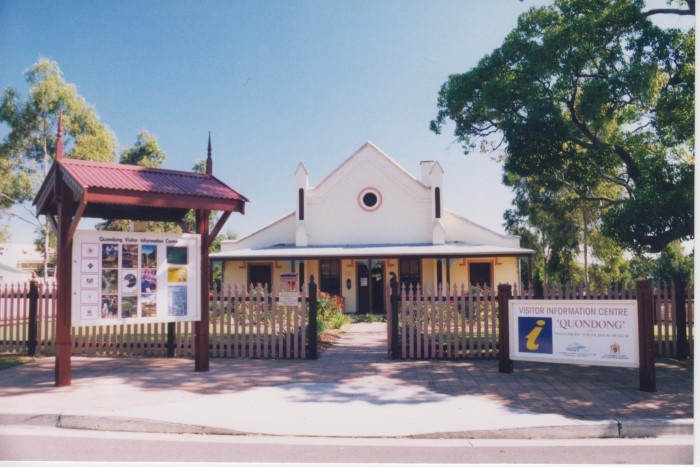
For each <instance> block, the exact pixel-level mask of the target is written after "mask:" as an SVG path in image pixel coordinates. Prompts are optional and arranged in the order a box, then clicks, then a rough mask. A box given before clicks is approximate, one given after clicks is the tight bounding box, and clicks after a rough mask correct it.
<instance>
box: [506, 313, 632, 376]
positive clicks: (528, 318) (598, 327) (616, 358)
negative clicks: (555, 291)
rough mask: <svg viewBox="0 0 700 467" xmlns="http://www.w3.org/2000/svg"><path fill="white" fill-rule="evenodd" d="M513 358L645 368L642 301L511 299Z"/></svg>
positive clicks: (510, 320) (511, 349)
mask: <svg viewBox="0 0 700 467" xmlns="http://www.w3.org/2000/svg"><path fill="white" fill-rule="evenodd" d="M508 310H509V316H508V319H509V326H510V358H511V359H512V360H523V361H535V362H554V363H578V364H589V365H601V366H620V367H632V368H638V367H639V332H638V330H639V327H638V319H637V316H638V315H637V301H636V300H598V301H596V300H562V301H553V300H509V304H508Z"/></svg>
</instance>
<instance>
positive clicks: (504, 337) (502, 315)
mask: <svg viewBox="0 0 700 467" xmlns="http://www.w3.org/2000/svg"><path fill="white" fill-rule="evenodd" d="M512 297H513V295H512V293H511V286H510V284H499V285H498V296H497V299H498V372H499V373H512V372H513V360H511V359H510V331H509V329H508V300H509V299H511V298H512Z"/></svg>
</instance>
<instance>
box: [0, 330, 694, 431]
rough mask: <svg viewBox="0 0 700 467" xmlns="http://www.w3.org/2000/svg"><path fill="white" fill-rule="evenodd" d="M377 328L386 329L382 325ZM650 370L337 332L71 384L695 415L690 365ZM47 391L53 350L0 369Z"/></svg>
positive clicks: (125, 362)
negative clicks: (479, 400)
mask: <svg viewBox="0 0 700 467" xmlns="http://www.w3.org/2000/svg"><path fill="white" fill-rule="evenodd" d="M376 326H378V328H377V329H379V332H382V333H383V335H386V331H385V327H384V328H380V327H381V326H385V325H382V324H377V325H376ZM382 329H383V331H382ZM375 331H376V330H375ZM656 377H657V391H656V392H654V393H647V392H642V391H639V389H638V388H639V373H638V370H636V369H629V368H614V367H597V366H581V365H562V364H542V363H529V362H515V369H514V371H513V373H512V374H501V373H499V372H498V361H497V360H472V361H392V360H390V359H389V358H388V355H387V352H386V347H385V342H382V340H381V339H379V340H378V343H374V344H371V345H367V343H366V342H362V341H361V340H360V341H357V342H356V343H355V342H354V341H353V340H352V339H350V340H346V339H341V340H340V341H339V342H338V343H337V345H335V346H333V347H332V348H330V349H327V351H326V352H325V353H324V354H323V355H321V356H320V358H319V359H318V360H250V359H243V360H235V359H214V358H212V359H211V360H210V371H209V372H203V373H198V372H194V362H193V361H192V360H187V359H165V358H99V357H73V359H72V381H73V386H83V385H89V384H93V383H94V382H95V379H97V380H99V381H100V383H101V384H124V385H129V386H132V387H133V388H134V389H135V392H138V391H162V390H165V389H167V390H178V391H187V392H192V393H197V394H224V393H231V392H238V391H244V390H247V389H252V388H256V387H265V386H268V387H269V386H285V385H290V386H288V387H290V388H294V390H295V391H296V392H295V397H296V398H297V399H298V400H299V401H304V400H308V401H319V400H329V401H334V402H343V401H352V400H355V399H356V398H357V395H358V394H360V393H361V394H362V400H364V401H367V402H369V403H372V404H392V403H401V404H406V403H411V404H420V403H427V402H435V401H438V400H441V399H442V398H445V397H452V396H462V395H478V396H483V397H486V398H488V399H489V401H492V402H496V403H498V404H501V405H503V406H504V407H507V408H510V409H513V410H523V411H528V412H534V413H548V414H560V415H563V416H566V417H569V418H577V419H586V420H610V419H644V418H651V419H675V418H692V417H693V403H694V401H693V364H692V363H685V362H679V361H674V360H671V359H660V360H658V361H657V366H656ZM296 383H318V384H296ZM391 388H393V390H392V389H391ZM403 388H406V389H407V390H409V389H410V391H408V392H403V391H402V389H403ZM46 391H70V387H68V388H66V387H64V388H56V387H54V359H53V358H44V359H40V360H38V361H35V362H32V363H29V364H26V365H23V366H18V367H13V368H9V369H7V370H4V371H2V373H0V397H3V396H13V395H20V394H28V393H42V392H46ZM390 392H391V393H390ZM409 392H410V394H411V395H412V397H409V396H408V394H409Z"/></svg>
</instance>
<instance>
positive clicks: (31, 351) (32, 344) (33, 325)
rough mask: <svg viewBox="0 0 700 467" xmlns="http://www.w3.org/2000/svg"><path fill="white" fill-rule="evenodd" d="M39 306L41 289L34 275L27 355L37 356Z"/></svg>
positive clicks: (31, 288)
mask: <svg viewBox="0 0 700 467" xmlns="http://www.w3.org/2000/svg"><path fill="white" fill-rule="evenodd" d="M38 304H39V287H38V286H37V284H36V277H35V276H34V274H32V280H31V281H29V323H28V325H29V326H28V329H27V355H29V356H30V357H34V356H36V345H37V309H38Z"/></svg>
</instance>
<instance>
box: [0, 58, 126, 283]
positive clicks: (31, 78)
mask: <svg viewBox="0 0 700 467" xmlns="http://www.w3.org/2000/svg"><path fill="white" fill-rule="evenodd" d="M25 77H26V81H27V84H28V86H29V95H28V96H27V98H26V100H22V99H21V97H20V94H19V92H17V91H16V90H15V89H13V88H11V87H8V88H6V89H5V90H4V92H3V93H2V96H1V97H0V124H3V123H4V124H5V125H7V127H8V129H9V131H8V133H7V135H6V137H5V138H4V139H3V141H2V142H1V143H0V174H1V175H2V176H0V194H2V196H1V197H0V207H2V208H9V207H11V206H12V205H15V204H18V205H21V206H23V207H25V208H26V210H27V211H28V212H32V215H34V216H35V214H34V210H33V209H31V208H30V207H29V206H28V203H29V202H30V201H31V200H32V199H33V198H34V195H35V193H36V191H37V189H38V188H39V186H40V184H41V182H42V181H43V179H44V177H45V175H46V172H47V171H48V167H49V165H50V164H51V162H52V161H53V158H54V157H55V154H56V142H57V132H58V119H59V115H60V114H62V115H63V117H62V122H63V141H64V155H65V156H66V157H71V158H74V159H83V160H96V161H114V159H115V154H116V148H117V141H116V138H115V136H114V134H113V133H112V132H111V130H110V129H109V128H108V127H107V126H106V125H105V124H103V123H102V122H101V121H100V119H99V116H98V115H97V113H96V112H95V110H94V109H93V108H92V107H90V105H88V104H87V102H85V99H84V98H83V97H82V96H80V95H79V94H78V92H77V91H76V89H75V86H73V85H72V84H69V83H67V82H65V81H64V80H63V76H62V73H61V70H60V68H59V67H58V64H56V63H55V62H53V61H51V60H48V59H45V58H41V59H39V60H38V61H37V62H36V63H35V64H34V65H32V66H31V67H30V68H29V69H28V70H27V71H26V72H25ZM28 222H30V223H32V224H34V226H35V227H36V228H37V230H38V232H39V236H40V239H41V241H42V243H43V247H42V249H41V250H40V251H43V252H44V264H43V266H42V268H41V269H42V270H43V271H46V270H47V269H49V267H50V263H51V262H52V261H53V259H52V258H50V256H51V255H52V254H53V252H52V251H51V249H50V248H49V246H48V243H44V241H46V242H48V240H47V239H48V235H49V227H48V225H47V223H46V221H45V220H42V219H40V218H38V217H36V216H35V220H33V221H28Z"/></svg>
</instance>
